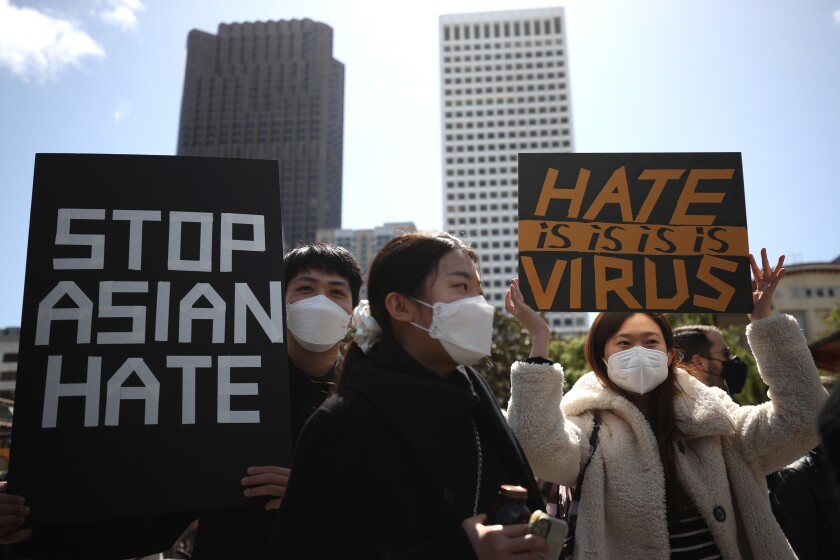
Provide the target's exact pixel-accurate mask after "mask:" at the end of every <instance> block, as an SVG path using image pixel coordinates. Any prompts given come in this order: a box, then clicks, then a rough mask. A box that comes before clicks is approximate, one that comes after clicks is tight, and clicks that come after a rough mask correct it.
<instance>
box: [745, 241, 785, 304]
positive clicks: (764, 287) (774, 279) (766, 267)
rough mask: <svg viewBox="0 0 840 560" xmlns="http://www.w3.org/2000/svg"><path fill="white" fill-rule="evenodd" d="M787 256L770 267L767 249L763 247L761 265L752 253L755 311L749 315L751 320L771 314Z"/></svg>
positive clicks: (780, 258)
mask: <svg viewBox="0 0 840 560" xmlns="http://www.w3.org/2000/svg"><path fill="white" fill-rule="evenodd" d="M784 264H785V256H784V255H782V256H780V257H779V261H778V262H777V263H776V266H774V267H773V268H770V261H768V260H767V249H764V248H762V249H761V267H760V268H759V266H758V263H756V261H755V257H753V256H752V254H750V267H751V268H752V273H753V311H752V313H750V314H749V315H748V316H749V318H750V321H758V320H759V319H765V318H767V317H769V316H770V311H771V307H772V305H773V292H774V291H776V286H777V285H778V284H779V280H781V278H782V276H784V275H785V269H784V268H783V265H784Z"/></svg>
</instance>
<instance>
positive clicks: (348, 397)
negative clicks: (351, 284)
mask: <svg viewBox="0 0 840 560" xmlns="http://www.w3.org/2000/svg"><path fill="white" fill-rule="evenodd" d="M368 296H369V298H370V304H369V307H366V306H365V305H364V302H363V304H362V305H361V306H360V308H357V310H356V313H355V314H354V326H355V327H356V328H357V337H356V344H355V345H354V347H352V348H351V350H350V351H349V353H348V355H347V359H346V361H345V366H344V372H343V374H342V378H341V380H340V381H339V386H338V391H337V393H338V394H337V395H336V396H335V397H333V398H331V399H329V400H327V402H326V403H325V404H324V405H322V406H321V408H320V409H319V410H317V411H316V412H315V413H314V414H313V416H312V417H311V418H310V420H309V421H308V423H307V424H306V426H305V427H304V429H303V432H302V434H301V437H300V440H299V441H298V447H297V450H296V454H295V460H294V465H293V467H292V473H293V474H292V476H291V479H290V480H289V485H288V487H287V489H286V494H285V496H284V498H283V504H282V506H281V508H280V514H279V516H278V524H277V528H278V533H277V538H278V540H279V542H278V546H279V547H280V548H281V549H282V550H287V551H294V557H295V558H330V559H336V558H459V559H461V558H476V557H477V558H508V557H515V558H522V559H527V558H533V559H536V558H538V556H537V555H536V553H535V552H536V551H542V550H544V549H545V548H546V544H545V542H544V541H543V540H542V539H540V538H538V537H535V536H533V535H527V534H526V532H527V525H525V524H518V525H508V526H504V527H503V526H501V525H484V524H483V521H485V520H486V518H485V516H484V513H486V512H488V511H490V510H491V509H492V507H493V506H494V504H495V503H496V501H497V493H498V488H499V486H500V485H501V484H518V485H520V486H523V487H525V488H527V489H528V505H529V507H530V508H531V509H532V510H534V509H538V508H541V507H542V500H541V498H540V495H539V492H538V490H537V487H536V485H535V483H534V477H533V474H532V473H531V470H530V468H529V467H528V464H527V462H526V460H525V458H524V455H523V453H522V450H521V449H520V447H519V444H518V442H517V441H516V439H515V437H514V436H513V434H512V432H511V431H510V429H509V428H508V426H507V423H506V422H505V420H504V417H503V416H502V414H501V412H500V410H499V408H498V405H497V404H496V400H495V398H494V397H493V394H492V393H491V391H490V390H489V388H488V386H487V384H486V383H485V382H484V381H483V379H482V378H481V377H480V376H479V375H478V374H477V373H476V372H475V371H474V370H473V369H471V368H470V367H468V366H469V365H471V364H473V363H475V362H476V361H477V360H478V359H480V358H481V357H482V356H486V355H488V354H489V353H490V339H491V335H492V320H493V308H492V307H491V306H489V305H488V304H487V303H486V302H485V301H484V298H483V296H482V291H481V286H480V282H479V278H478V273H477V270H476V267H475V255H474V253H473V252H472V250H471V249H470V248H469V247H467V246H466V245H464V244H463V243H462V242H461V241H460V240H458V239H457V238H455V237H452V236H450V235H448V234H444V233H411V234H406V235H403V236H400V237H397V238H396V239H394V240H392V241H391V242H389V243H388V244H387V245H386V246H385V247H384V248H383V249H382V250H381V252H380V253H379V254H378V255H377V257H376V259H375V260H374V262H373V264H372V265H371V269H370V272H369V275H368ZM363 351H364V352H363Z"/></svg>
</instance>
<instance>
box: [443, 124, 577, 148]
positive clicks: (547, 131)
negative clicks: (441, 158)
mask: <svg viewBox="0 0 840 560" xmlns="http://www.w3.org/2000/svg"><path fill="white" fill-rule="evenodd" d="M554 120H555V121H556V119H554ZM540 125H542V126H551V125H550V124H548V123H546V124H543V123H540ZM510 126H513V125H512V124H511V125H510ZM519 126H529V127H535V126H538V125H537V124H536V123H534V124H532V125H525V124H521V125H519ZM555 126H556V124H555ZM570 134H571V132H570V130H569V129H568V128H563V129H557V128H543V129H535V128H527V129H519V130H510V129H509V128H508V129H507V131H500V132H499V133H497V134H494V133H492V132H491V133H488V134H487V136H486V138H487V140H493V139H495V138H499V139H502V138H525V137H528V136H530V137H534V136H569V135H570ZM445 138H446V142H447V143H449V142H459V141H462V140H466V141H468V142H472V141H473V140H479V141H481V140H484V138H485V136H484V134H480V133H479V134H475V135H473V134H466V135H465V134H447V135H446V136H445ZM502 146H504V144H502ZM485 147H486V148H487V149H488V150H495V149H496V146H495V144H486V146H485Z"/></svg>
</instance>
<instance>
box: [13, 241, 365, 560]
mask: <svg viewBox="0 0 840 560" xmlns="http://www.w3.org/2000/svg"><path fill="white" fill-rule="evenodd" d="M284 273H285V279H286V285H287V286H288V289H287V292H286V309H287V317H288V322H287V328H288V332H289V334H290V335H291V336H290V337H289V338H288V354H289V373H290V379H289V390H290V405H291V407H290V410H291V426H292V437H293V441H296V440H297V434H298V433H299V432H300V429H301V428H302V427H303V424H304V423H305V422H306V419H307V418H308V417H309V415H310V414H311V413H312V412H313V411H314V410H315V409H316V408H317V407H318V406H319V405H320V404H321V402H323V400H324V399H325V398H326V396H327V395H328V393H329V391H330V388H331V387H332V384H333V382H334V380H335V375H336V370H337V369H338V368H339V366H340V361H341V356H340V354H339V345H340V343H341V341H342V340H343V339H344V335H345V334H346V331H347V326H348V324H349V320H350V314H351V312H352V310H353V308H354V307H355V306H356V305H357V304H358V301H359V288H360V287H361V284H362V274H361V269H360V268H359V265H358V263H357V262H356V260H355V259H354V257H353V255H351V254H350V253H349V252H348V251H347V250H346V249H344V248H342V247H338V246H334V245H329V244H324V243H316V244H312V245H304V246H301V247H298V248H296V249H294V250H292V251H290V252H289V253H287V254H286V256H285V257H284ZM247 473H248V474H247V476H245V477H244V478H243V479H242V481H241V482H242V486H244V487H245V490H244V495H245V496H249V497H256V496H268V497H269V498H270V499H269V501H268V502H266V504H265V506H264V509H265V510H267V511H269V512H273V510H276V509H277V508H278V507H279V506H280V502H281V501H282V497H283V493H284V492H285V487H286V482H287V481H288V477H289V474H290V470H289V469H288V468H284V467H272V466H265V467H258V466H254V467H249V468H248V471H247ZM5 484H6V483H5V482H0V488H2V489H5ZM260 511H261V508H260V507H258V506H255V505H250V506H243V507H239V508H235V509H230V508H228V509H224V510H215V511H208V512H204V513H199V512H195V513H192V512H188V513H185V514H177V515H169V516H166V517H161V518H156V519H134V520H119V521H115V522H105V523H98V524H97V523H93V524H85V525H74V524H70V525H63V526H55V527H48V528H45V529H38V530H35V531H34V532H33V529H22V528H21V526H22V524H23V523H24V522H25V520H26V517H27V515H28V513H29V508H28V507H27V506H26V505H25V500H24V499H23V497H21V496H15V495H9V494H0V541H2V542H4V543H28V544H23V545H21V546H19V547H16V551H17V552H18V554H19V555H21V556H22V557H28V556H30V555H31V556H35V557H56V558H57V557H63V556H65V555H66V554H67V551H68V550H78V551H82V550H84V551H85V554H86V555H89V557H91V558H93V557H96V558H100V557H101V558H114V557H120V558H121V557H124V556H129V555H133V556H137V555H141V554H147V553H152V552H158V551H160V550H162V549H166V548H168V547H169V546H171V544H172V542H174V539H175V538H177V536H178V535H180V533H181V531H183V529H184V528H185V527H186V525H187V524H188V523H189V522H190V521H192V519H193V518H194V517H196V516H199V531H198V539H197V541H196V546H195V549H194V552H193V555H192V558H194V559H207V558H220V559H221V558H232V557H235V556H237V555H244V556H247V557H249V558H254V557H260V556H262V555H264V553H265V551H266V550H265V547H266V545H267V541H268V537H269V532H270V531H271V527H272V524H273V519H274V515H273V513H268V514H266V513H260ZM33 536H37V538H35V539H33ZM137 537H139V539H140V540H139V541H138V542H135V543H134V544H131V543H132V541H133V540H135V539H137ZM109 540H110V541H113V543H112V546H113V547H114V548H110V547H109V542H108V541H109ZM30 541H31V542H30ZM90 547H92V548H93V549H94V550H87V549H88V548H90ZM97 551H98V552H97ZM115 555H116V556H115Z"/></svg>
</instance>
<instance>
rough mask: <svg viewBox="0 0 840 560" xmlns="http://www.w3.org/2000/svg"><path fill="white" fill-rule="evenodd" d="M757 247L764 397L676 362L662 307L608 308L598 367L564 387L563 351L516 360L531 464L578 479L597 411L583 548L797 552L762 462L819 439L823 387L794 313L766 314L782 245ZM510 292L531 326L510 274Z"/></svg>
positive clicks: (514, 405) (562, 480)
mask: <svg viewBox="0 0 840 560" xmlns="http://www.w3.org/2000/svg"><path fill="white" fill-rule="evenodd" d="M761 256H762V266H761V267H759V266H758V265H757V263H756V262H755V259H753V258H752V256H750V263H751V267H752V270H753V276H754V278H755V280H754V292H753V302H754V307H753V311H752V313H751V314H750V320H751V323H750V325H749V326H748V327H747V340H748V341H749V344H750V347H751V349H752V352H753V354H754V355H755V357H756V362H757V364H758V370H759V374H760V375H761V376H762V379H763V380H764V382H765V383H767V384H768V385H769V386H770V391H769V396H770V401H769V402H766V403H762V404H760V405H757V406H739V405H738V404H736V403H735V402H733V401H732V399H731V398H730V397H729V395H727V394H726V393H725V392H723V391H718V390H715V389H713V388H710V387H707V386H706V385H704V384H703V383H701V382H700V381H699V380H697V379H695V378H694V377H692V376H691V375H690V374H688V373H686V372H685V371H684V370H682V369H680V368H677V367H676V364H675V348H674V340H673V333H672V331H671V328H670V325H669V323H668V320H667V318H666V317H665V315H664V314H660V313H650V312H644V311H639V312H605V313H600V314H599V315H598V316H597V318H596V319H595V321H594V323H593V325H592V327H591V329H590V331H589V335H588V338H587V341H586V347H585V352H586V356H587V361H588V362H589V366H590V367H591V368H592V371H591V372H590V373H588V374H586V375H584V376H583V377H581V378H580V379H579V380H578V381H577V382H576V383H575V385H574V387H572V389H571V390H570V391H569V393H568V394H567V395H565V396H564V395H563V370H562V367H560V365H559V364H526V363H522V362H519V363H515V364H514V365H513V367H512V371H511V399H510V403H509V405H508V421H509V423H510V425H511V427H512V428H513V431H514V433H515V434H516V435H517V437H518V438H519V441H520V442H521V444H522V447H523V449H524V450H525V454H526V456H527V457H528V460H529V461H530V464H531V466H532V468H533V469H534V473H535V474H536V475H537V476H539V477H541V478H543V479H546V480H551V481H553V482H557V483H559V484H563V485H573V484H574V483H575V479H576V477H577V475H578V472H579V470H580V469H581V465H582V464H583V463H584V461H585V460H586V459H587V458H588V456H589V437H590V434H591V433H592V432H593V429H594V425H595V424H596V422H600V430H599V435H598V446H597V448H596V449H595V452H594V455H593V457H592V461H591V462H590V463H589V465H588V468H587V469H586V476H585V479H584V482H583V487H582V489H581V491H582V495H581V498H580V509H579V517H578V520H577V532H576V545H575V550H574V557H575V558H624V559H628V560H633V559H645V560H650V559H666V558H672V559H673V558H676V559H688V558H726V559H727V560H735V559H740V558H744V559H750V558H761V559H763V560H773V559H791V560H792V559H794V558H796V556H795V554H794V552H793V550H792V549H791V547H790V545H789V543H788V541H787V539H786V538H785V535H784V533H783V532H782V530H781V528H780V527H779V525H778V523H777V522H776V521H775V519H774V517H773V513H772V512H771V510H770V504H769V501H768V499H767V487H766V484H765V482H764V476H765V475H766V474H768V473H770V472H773V471H774V470H777V469H778V468H780V467H782V466H784V465H786V464H788V463H790V462H791V461H792V460H794V459H796V458H797V457H800V456H802V455H803V454H804V453H805V452H806V451H808V450H809V449H811V448H812V447H814V445H815V444H816V442H817V431H816V411H817V410H818V409H819V407H820V405H821V404H822V402H823V401H824V400H825V398H826V393H825V390H824V389H823V388H822V386H821V385H820V381H819V375H818V373H817V369H816V367H815V365H814V361H813V359H812V358H811V355H810V352H809V350H808V346H807V343H806V341H805V338H804V336H803V335H802V332H801V330H800V329H799V326H798V325H797V323H796V320H795V319H794V318H793V317H791V316H787V315H778V316H774V317H771V316H770V308H771V300H772V294H773V291H774V290H775V289H776V286H777V284H778V281H779V279H780V278H781V277H782V275H783V274H784V268H783V263H784V259H783V257H782V258H780V259H779V261H778V263H777V265H776V266H775V267H772V268H771V266H770V264H769V262H768V260H767V254H766V252H765V251H764V250H762V253H761ZM508 299H509V301H508V303H509V305H508V308H509V310H511V311H512V312H513V313H514V314H515V315H516V316H517V317H518V318H519V319H520V321H521V322H523V324H525V325H526V326H527V327H528V328H529V330H531V332H534V331H535V330H536V329H539V328H540V327H541V324H542V323H544V321H543V320H542V318H541V317H540V316H539V315H538V314H537V313H535V312H534V311H533V310H532V309H531V308H530V307H528V306H527V305H526V304H525V302H524V300H523V299H522V294H521V292H520V291H519V289H518V285H517V284H516V283H515V282H514V283H513V285H512V286H511V295H510V297H509V298H508ZM543 328H544V327H543ZM539 352H542V354H538V355H542V356H544V357H545V354H544V353H545V352H547V347H543V348H540V349H539ZM721 359H723V356H721Z"/></svg>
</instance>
